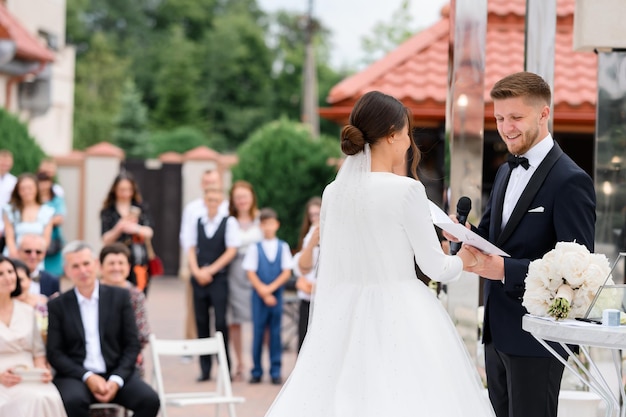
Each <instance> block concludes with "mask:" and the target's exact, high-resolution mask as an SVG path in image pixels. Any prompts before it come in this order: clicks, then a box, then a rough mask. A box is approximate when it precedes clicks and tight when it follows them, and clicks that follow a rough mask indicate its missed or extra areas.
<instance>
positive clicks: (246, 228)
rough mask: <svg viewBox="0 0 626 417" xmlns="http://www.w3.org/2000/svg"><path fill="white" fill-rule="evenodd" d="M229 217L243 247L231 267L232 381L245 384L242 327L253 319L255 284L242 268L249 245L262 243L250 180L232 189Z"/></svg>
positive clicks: (237, 184)
mask: <svg viewBox="0 0 626 417" xmlns="http://www.w3.org/2000/svg"><path fill="white" fill-rule="evenodd" d="M229 208H230V215H231V216H232V217H234V218H235V219H236V220H237V223H238V224H239V239H240V242H241V246H239V250H238V251H237V257H235V259H233V261H232V262H231V264H230V266H229V268H228V291H229V293H228V305H229V307H230V313H231V314H230V316H229V326H228V332H229V335H228V336H229V338H230V343H231V345H232V347H233V350H234V352H235V358H236V359H237V367H236V368H235V372H234V376H233V380H234V381H242V380H243V372H244V361H243V348H242V336H241V324H242V323H245V322H249V321H251V320H252V311H251V309H252V305H251V298H250V296H251V294H252V285H251V284H250V281H249V280H248V275H247V274H246V271H244V269H243V267H242V266H241V264H242V262H243V258H244V256H245V255H246V251H247V250H248V246H250V245H252V244H255V243H257V242H260V241H261V239H263V232H261V228H260V226H259V209H258V208H257V203H256V194H255V193H254V188H253V187H252V184H250V183H249V182H247V181H237V182H235V183H234V184H233V186H232V188H231V189H230V203H229Z"/></svg>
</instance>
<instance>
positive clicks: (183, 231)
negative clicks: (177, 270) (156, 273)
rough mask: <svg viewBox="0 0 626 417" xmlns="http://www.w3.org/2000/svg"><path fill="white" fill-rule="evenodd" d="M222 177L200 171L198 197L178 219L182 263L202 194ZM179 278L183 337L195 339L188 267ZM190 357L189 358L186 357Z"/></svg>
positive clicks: (217, 185)
mask: <svg viewBox="0 0 626 417" xmlns="http://www.w3.org/2000/svg"><path fill="white" fill-rule="evenodd" d="M222 185H223V184H222V177H221V175H220V173H219V172H218V171H217V170H213V169H209V170H206V171H204V172H203V173H202V176H201V177H200V190H201V195H200V197H198V198H196V199H195V200H192V201H191V202H189V203H188V204H187V205H185V208H184V209H183V214H182V217H181V220H180V233H179V237H178V238H179V241H180V247H181V248H182V250H183V258H184V259H183V264H185V265H187V262H188V261H187V253H188V252H189V247H190V245H193V244H194V243H195V242H194V241H193V239H190V238H189V236H188V234H189V233H191V232H190V231H191V230H192V229H193V228H194V227H195V224H196V222H197V221H198V218H199V217H201V216H203V215H204V213H205V212H206V206H205V204H204V194H205V193H206V192H207V191H208V190H209V189H210V188H219V189H221V188H222ZM218 211H219V212H220V214H221V215H223V216H228V201H227V200H224V201H222V203H221V204H220V207H219V210H218ZM181 279H182V280H183V281H187V283H188V285H187V291H186V303H185V304H186V306H187V312H186V315H185V337H186V338H187V339H195V338H196V337H197V332H196V319H195V316H194V308H193V288H192V285H191V279H190V277H189V274H188V269H187V268H183V269H182V271H181ZM188 359H190V358H188Z"/></svg>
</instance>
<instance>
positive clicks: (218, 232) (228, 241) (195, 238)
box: [186, 188, 240, 382]
mask: <svg viewBox="0 0 626 417" xmlns="http://www.w3.org/2000/svg"><path fill="white" fill-rule="evenodd" d="M223 199H224V196H223V193H222V190H221V189H217V188H213V189H209V190H207V192H206V193H205V196H204V202H205V205H206V207H207V209H206V211H205V214H203V215H202V216H201V217H199V218H198V219H197V221H196V224H195V226H193V227H191V230H189V231H188V234H187V236H188V239H189V242H187V243H186V246H188V247H189V251H188V254H187V256H188V259H189V270H190V271H191V284H192V286H193V306H194V315H195V317H196V331H197V333H198V337H199V338H202V337H210V336H211V330H210V322H211V314H210V311H209V309H211V308H212V309H213V313H214V315H215V331H218V332H222V334H223V335H224V344H225V345H226V346H227V349H226V359H227V361H228V364H229V368H230V355H229V353H228V346H229V344H228V340H229V339H228V337H229V334H228V325H227V320H226V310H227V307H228V266H229V264H230V262H231V261H232V260H233V259H234V258H235V256H237V248H238V247H239V245H240V241H239V233H238V231H237V229H238V228H239V226H238V225H237V221H236V220H235V219H234V218H233V217H230V216H224V215H223V214H222V213H220V212H219V207H220V205H221V204H222V201H223ZM191 242H195V243H193V244H192V243H191ZM211 362H212V357H211V356H210V355H202V356H200V376H199V377H198V379H197V380H198V382H202V381H208V380H209V379H210V378H211Z"/></svg>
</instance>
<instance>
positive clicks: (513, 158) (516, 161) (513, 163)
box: [507, 155, 530, 169]
mask: <svg viewBox="0 0 626 417" xmlns="http://www.w3.org/2000/svg"><path fill="white" fill-rule="evenodd" d="M507 162H508V163H509V167H510V168H511V169H514V168H517V167H518V166H520V165H521V166H522V167H523V168H524V169H528V167H529V166H530V164H529V163H528V158H526V157H525V156H517V155H509V156H508V158H507Z"/></svg>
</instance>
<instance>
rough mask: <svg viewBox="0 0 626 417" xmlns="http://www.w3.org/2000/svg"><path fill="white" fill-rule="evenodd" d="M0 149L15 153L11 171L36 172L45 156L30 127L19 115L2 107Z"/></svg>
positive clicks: (0, 112)
mask: <svg viewBox="0 0 626 417" xmlns="http://www.w3.org/2000/svg"><path fill="white" fill-rule="evenodd" d="M0 149H8V150H9V151H11V152H12V153H13V169H12V170H11V173H13V174H14V175H19V174H21V173H23V172H36V171H37V168H38V167H39V162H40V161H41V160H42V159H43V158H44V157H45V153H44V152H43V151H42V150H41V148H40V147H39V145H38V144H37V142H35V139H33V138H32V137H31V136H30V134H29V133H28V128H27V127H26V126H25V125H24V124H23V123H22V122H20V121H19V120H18V119H17V117H15V116H14V115H12V114H10V113H8V112H7V111H6V110H4V109H2V108H0Z"/></svg>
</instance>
